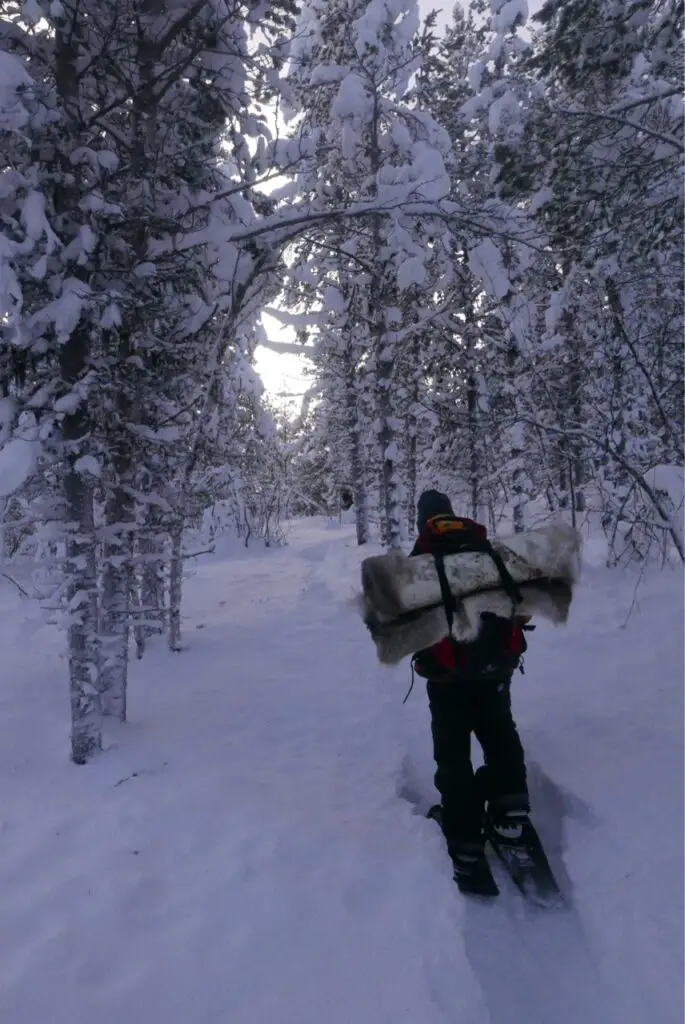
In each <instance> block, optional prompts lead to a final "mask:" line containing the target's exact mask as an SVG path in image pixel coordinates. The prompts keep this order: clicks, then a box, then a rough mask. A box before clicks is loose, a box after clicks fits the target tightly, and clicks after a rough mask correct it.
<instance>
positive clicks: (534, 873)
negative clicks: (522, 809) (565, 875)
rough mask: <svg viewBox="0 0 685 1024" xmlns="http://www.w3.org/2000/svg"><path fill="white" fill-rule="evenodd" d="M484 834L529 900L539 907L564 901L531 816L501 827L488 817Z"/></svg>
mask: <svg viewBox="0 0 685 1024" xmlns="http://www.w3.org/2000/svg"><path fill="white" fill-rule="evenodd" d="M485 835H486V838H487V841H488V842H489V843H490V846H491V847H492V849H493V850H494V852H495V853H496V855H497V857H498V858H499V860H500V861H501V862H502V864H503V865H504V867H505V868H506V871H507V873H508V875H509V877H510V878H511V880H512V881H513V883H514V885H515V886H516V887H517V888H518V889H519V891H520V892H521V894H522V895H523V896H524V897H525V898H526V899H527V900H529V901H530V902H531V903H534V904H536V905H537V906H540V907H559V906H562V905H563V903H564V898H563V894H562V892H561V889H560V888H559V884H558V882H557V880H556V878H555V877H554V872H553V871H552V868H551V867H550V864H549V861H548V859H547V854H546V853H545V851H544V848H543V845H542V841H541V840H540V836H539V835H538V833H537V830H536V828H535V826H534V825H533V824H532V823H531V822H530V821H529V820H525V821H524V822H522V823H518V824H514V823H512V824H511V825H509V826H507V827H505V828H498V827H496V826H495V825H494V824H493V823H492V822H491V821H490V820H489V819H487V818H486V822H485Z"/></svg>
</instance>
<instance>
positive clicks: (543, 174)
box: [512, 0, 683, 557]
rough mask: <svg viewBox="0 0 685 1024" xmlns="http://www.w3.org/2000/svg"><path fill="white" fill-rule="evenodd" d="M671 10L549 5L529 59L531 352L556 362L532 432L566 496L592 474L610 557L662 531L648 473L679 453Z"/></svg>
mask: <svg viewBox="0 0 685 1024" xmlns="http://www.w3.org/2000/svg"><path fill="white" fill-rule="evenodd" d="M682 17H683V15H682V5H680V4H676V3H666V4H655V3H651V2H638V0H635V2H630V3H626V4H623V5H620V6H618V7H617V6H616V5H612V4H610V3H604V2H602V0H598V2H592V3H580V2H576V0H570V2H568V3H565V4H558V3H554V2H550V3H548V4H546V5H545V6H544V7H543V9H542V11H541V12H540V14H539V16H538V20H539V21H540V23H541V25H542V28H541V30H540V31H539V32H538V33H537V35H536V40H535V43H536V45H535V53H534V56H533V58H532V60H531V62H530V67H531V69H532V70H533V71H534V73H535V74H536V76H537V78H538V81H539V83H540V89H539V91H538V95H537V97H536V103H535V104H534V105H533V106H532V108H531V118H530V120H529V137H528V140H527V144H528V147H529V151H530V150H532V151H533V152H535V153H537V154H538V160H537V166H536V168H535V169H534V170H533V173H532V174H530V176H529V177H530V181H529V186H528V188H529V191H533V192H535V194H536V198H535V199H534V202H535V207H536V210H537V216H538V219H539V221H540V223H541V225H544V229H545V231H546V232H547V233H548V237H549V238H550V240H551V243H552V247H553V250H554V251H555V253H556V268H555V269H556V277H557V283H556V287H554V288H553V290H552V294H551V301H550V305H549V313H548V329H547V332H546V342H545V349H546V353H547V354H546V362H547V363H548V364H552V363H554V362H556V365H557V366H558V365H559V363H560V358H559V357H560V355H561V356H563V365H564V367H565V371H564V372H563V373H562V374H561V376H560V375H559V374H558V373H557V378H558V380H559V383H560V384H561V383H562V382H563V384H564V389H563V390H564V391H565V395H564V394H563V393H562V390H561V388H558V389H557V391H556V394H555V398H556V399H557V403H558V404H557V417H556V419H555V418H554V416H552V415H551V414H550V415H549V416H548V418H547V427H548V430H547V434H548V436H549V437H550V439H552V440H554V438H555V436H556V447H557V450H558V452H559V453H560V454H561V455H562V460H561V464H562V465H563V463H564V461H566V460H567V461H568V466H569V472H568V476H567V479H568V481H569V483H570V486H573V487H574V489H575V491H576V493H577V491H578V487H579V485H581V484H582V483H584V480H585V478H586V477H587V476H588V475H589V474H590V473H592V475H593V476H594V483H595V485H596V487H598V488H599V492H600V494H601V496H602V500H603V502H604V521H605V525H606V526H607V529H608V531H609V533H610V536H611V540H612V550H613V552H614V556H616V557H620V556H621V553H622V552H623V551H626V552H632V553H633V554H635V553H637V554H639V555H640V556H643V555H644V554H645V552H646V551H647V550H648V548H649V544H650V538H653V537H654V536H655V535H658V534H659V533H660V532H662V531H663V529H664V525H665V524H666V523H667V517H665V516H664V515H663V509H662V508H661V507H660V502H659V499H658V497H657V495H656V494H655V492H654V491H653V488H652V487H651V486H650V483H649V480H650V473H651V471H652V469H653V468H654V467H655V466H659V465H662V464H670V465H673V464H677V465H682V462H683V445H682V435H683V412H682V410H683V388H682V372H681V354H682V332H681V324H682V319H683V263H682V230H683V202H682V189H681V181H682V169H683V104H682V96H681V80H682V61H683V42H682ZM512 163H514V164H515V163H516V158H515V159H514V160H513V161H512ZM534 163H535V162H534ZM519 164H520V161H519ZM536 190H537V191H536ZM554 369H555V367H554V366H552V365H550V371H551V372H546V373H545V374H544V381H545V384H549V382H550V381H552V379H553V373H554ZM553 391H554V389H553ZM559 412H562V413H563V415H562V416H559ZM530 418H531V420H534V421H538V422H539V419H540V417H539V406H538V407H537V408H532V407H531V410H530ZM650 508H651V513H650V511H649V510H650ZM650 519H651V525H650V522H649V521H650ZM655 529H656V534H655ZM669 532H670V535H671V538H672V540H673V541H674V543H675V544H676V547H679V540H678V536H677V533H674V532H673V531H669ZM681 553H682V551H681Z"/></svg>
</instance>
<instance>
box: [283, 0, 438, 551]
mask: <svg viewBox="0 0 685 1024" xmlns="http://www.w3.org/2000/svg"><path fill="white" fill-rule="evenodd" d="M301 26H302V28H301V31H302V35H303V39H302V41H301V42H300V44H299V46H298V48H297V50H296V51H294V55H293V67H292V71H291V74H290V85H291V93H292V97H293V99H292V100H291V103H292V104H293V106H294V107H295V110H296V113H297V114H298V121H297V131H298V133H299V134H300V135H301V136H302V135H304V136H306V137H308V138H310V139H313V140H314V141H315V143H316V149H315V153H314V159H313V160H312V162H311V163H310V164H309V165H308V166H307V167H305V168H303V170H302V171H301V172H300V174H299V175H298V178H297V183H298V188H299V189H300V190H301V192H302V193H303V194H304V195H306V196H308V197H309V199H310V202H311V203H312V205H313V206H314V207H315V208H317V209H320V210H322V211H325V210H327V209H332V208H335V207H336V206H340V205H341V204H342V205H350V204H353V203H358V202H369V203H373V202H380V203H382V204H384V205H386V206H388V207H391V206H393V204H394V203H395V202H397V204H398V205H397V206H396V207H395V208H394V209H393V210H392V212H391V213H390V214H389V215H387V214H386V215H385V216H381V215H377V216H374V215H371V216H369V217H368V218H365V219H364V220H363V221H362V220H355V221H346V222H343V223H341V224H335V225H332V226H327V227H324V228H323V229H322V230H321V231H320V232H316V233H313V232H309V233H308V236H307V239H306V242H305V243H304V245H303V246H301V247H300V250H299V252H298V254H297V256H296V258H295V259H294V261H293V266H292V268H291V271H290V273H291V279H292V282H293V283H292V285H291V287H290V289H289V301H290V302H291V303H292V304H293V305H294V304H295V303H296V302H297V301H299V302H300V303H301V304H302V306H303V307H305V308H316V307H317V306H318V307H320V308H321V310H322V315H321V327H320V329H319V332H318V335H317V338H316V341H315V343H314V359H315V362H316V365H317V366H318V367H319V372H320V374H321V375H322V378H323V379H325V380H327V381H329V382H330V387H331V394H330V396H329V410H330V407H331V403H330V397H332V395H333V394H335V396H336V399H337V405H338V410H337V412H336V415H335V420H336V422H337V424H338V425H339V429H340V430H341V435H340V440H339V441H338V442H336V444H340V445H341V447H343V448H344V451H345V453H346V454H345V458H346V470H347V471H348V472H349V474H350V483H351V486H352V490H353V492H354V496H355V505H356V510H357V539H358V541H359V543H364V541H365V540H366V539H367V537H368V516H367V511H366V504H367V492H368V493H373V492H374V491H375V492H377V493H378V495H379V500H378V504H379V512H380V521H381V532H382V535H383V538H384V540H385V542H386V543H387V544H388V545H390V546H397V545H399V543H400V540H401V536H402V527H403V520H404V498H405V495H404V486H403V484H404V481H403V476H404V445H403V437H402V432H401V422H402V421H401V418H400V415H399V414H398V410H397V408H396V404H395V397H396V391H397V383H398V382H397V374H396V370H397V367H398V365H399V361H400V359H401V357H402V353H403V352H405V351H406V350H408V349H409V348H410V347H411V344H412V339H413V337H414V334H415V331H416V323H417V321H419V320H420V319H421V312H420V310H421V307H422V305H429V304H430V302H431V295H430V290H431V285H430V284H429V271H428V267H427V264H428V263H430V262H432V259H433V257H432V253H431V249H430V247H431V244H435V232H434V231H433V230H432V229H431V228H430V227H429V226H428V225H427V224H426V223H424V222H423V221H422V219H421V218H420V217H417V216H415V215H411V214H407V213H405V212H403V210H402V208H401V206H400V205H399V203H400V202H401V201H409V200H414V201H415V202H420V201H421V200H423V201H429V202H430V201H435V200H439V199H441V198H443V197H444V196H445V195H446V192H447V179H446V175H445V169H444V160H443V157H444V153H445V152H446V149H447V139H446V136H445V134H444V132H443V131H442V130H441V129H440V128H439V127H438V125H437V124H436V122H435V121H434V119H433V118H432V117H431V116H430V114H428V113H427V111H426V110H424V109H420V108H418V107H417V106H416V105H415V104H413V103H412V102H411V101H410V100H408V98H407V96H408V91H409V86H410V83H411V80H412V77H413V76H414V75H415V73H416V71H417V70H418V68H419V65H420V45H419V35H418V32H419V21H418V15H417V10H416V5H415V4H414V3H412V2H409V0H358V2H355V3H354V4H352V5H349V4H347V3H342V2H340V3H338V2H333V3H319V2H317V0H315V2H312V3H310V4H308V5H307V7H306V8H305V12H304V14H303V18H302V22H301ZM370 431H371V432H372V434H373V436H374V437H375V452H374V451H373V449H372V458H371V459H370V460H369V459H368V458H367V457H365V456H366V455H367V453H368V446H367V445H366V444H365V443H364V439H365V438H366V437H368V435H369V432H370ZM374 455H375V457H373V456H374Z"/></svg>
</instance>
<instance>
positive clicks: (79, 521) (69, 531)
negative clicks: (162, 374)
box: [60, 324, 102, 764]
mask: <svg viewBox="0 0 685 1024" xmlns="http://www.w3.org/2000/svg"><path fill="white" fill-rule="evenodd" d="M87 354H88V331H87V328H86V326H85V325H83V324H80V325H79V326H77V327H76V329H75V330H74V331H73V332H72V334H71V337H70V338H69V340H68V341H67V342H66V343H65V344H64V346H63V347H62V351H61V355H60V363H61V370H62V376H63V378H64V380H65V382H67V383H73V382H74V381H75V380H76V379H77V378H78V377H79V376H80V373H81V372H82V371H83V368H84V367H85V365H86V360H87ZM87 434H88V419H87V413H86V410H85V408H84V406H83V404H81V405H80V406H79V407H78V409H77V410H76V411H75V412H73V413H69V414H68V415H66V416H65V417H64V420H63V423H62V441H63V444H64V447H65V451H66V462H67V466H66V469H65V472H64V476H63V478H62V491H63V496H64V506H65V519H66V521H67V523H66V559H65V565H64V578H65V598H66V602H67V607H68V609H69V626H68V630H67V643H68V652H69V695H70V705H71V757H72V760H73V761H74V762H75V763H76V764H85V763H86V762H87V761H88V760H89V759H90V758H91V757H92V756H93V754H94V753H96V751H98V750H99V749H100V748H101V746H102V731H101V722H102V719H101V712H102V708H101V701H100V679H99V664H98V654H99V651H98V601H97V574H96V564H97V558H96V542H95V517H94V512H93V488H92V484H91V483H90V478H89V477H88V476H85V475H81V473H79V472H78V471H77V469H76V468H75V463H76V460H77V458H78V457H79V455H81V454H82V448H81V444H82V442H83V441H84V440H85V438H86V437H87Z"/></svg>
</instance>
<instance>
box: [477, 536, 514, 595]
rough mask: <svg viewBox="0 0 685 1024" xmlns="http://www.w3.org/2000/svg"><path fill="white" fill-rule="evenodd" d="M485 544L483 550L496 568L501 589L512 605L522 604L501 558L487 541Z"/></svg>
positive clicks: (511, 577) (512, 579)
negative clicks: (500, 581)
mask: <svg viewBox="0 0 685 1024" xmlns="http://www.w3.org/2000/svg"><path fill="white" fill-rule="evenodd" d="M485 543H486V545H487V547H486V548H485V550H486V551H487V553H488V554H489V555H490V558H491V559H492V560H493V562H494V563H495V565H496V566H497V571H498V572H499V575H500V579H501V580H502V589H503V590H504V592H505V593H506V594H508V595H509V597H510V598H511V599H512V601H513V602H514V604H522V602H523V595H522V593H521V591H520V590H519V588H518V587H517V586H516V583H515V582H514V578H513V576H512V575H511V573H510V572H509V570H508V569H507V567H506V565H505V564H504V560H503V559H502V556H501V555H500V553H499V551H495V549H494V548H493V546H492V544H491V543H490V541H489V540H488V541H486V542H485Z"/></svg>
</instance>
